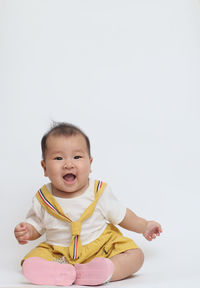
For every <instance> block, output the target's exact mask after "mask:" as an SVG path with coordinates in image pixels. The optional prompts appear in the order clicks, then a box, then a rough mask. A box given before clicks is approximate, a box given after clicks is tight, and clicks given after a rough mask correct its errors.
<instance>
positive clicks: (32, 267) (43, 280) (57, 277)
mask: <svg viewBox="0 0 200 288" xmlns="http://www.w3.org/2000/svg"><path fill="white" fill-rule="evenodd" d="M22 271H23V274H24V276H25V277H26V278H27V279H28V280H29V281H30V282H31V283H33V284H39V285H51V286H54V285H61V286H69V285H71V284H72V283H73V282H74V281H75V279H76V270H75V268H74V266H73V265H71V264H60V263H57V262H53V261H47V260H45V259H43V258H40V257H30V258H28V259H26V260H25V261H24V263H23V266H22Z"/></svg>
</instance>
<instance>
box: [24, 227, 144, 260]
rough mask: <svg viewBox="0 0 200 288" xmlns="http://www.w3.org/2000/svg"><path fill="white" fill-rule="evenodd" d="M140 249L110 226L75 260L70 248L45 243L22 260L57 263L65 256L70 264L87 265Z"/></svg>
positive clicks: (83, 249) (86, 246) (83, 247)
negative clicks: (30, 259)
mask: <svg viewBox="0 0 200 288" xmlns="http://www.w3.org/2000/svg"><path fill="white" fill-rule="evenodd" d="M137 248H139V247H138V246H137V245H136V244H135V242H134V241H133V240H131V239H130V238H127V237H124V236H123V235H122V233H121V232H120V231H119V230H118V229H117V228H116V227H115V226H114V225H112V224H108V226H107V227H106V229H105V230H104V232H103V233H102V234H101V235H100V237H99V238H97V239H96V240H94V241H93V242H90V243H88V244H86V245H83V246H82V251H81V255H80V257H79V258H78V259H76V260H73V259H71V257H70V255H69V248H68V247H61V246H56V245H50V244H47V243H45V242H43V243H41V244H39V245H38V246H37V247H36V248H34V249H33V250H31V251H30V252H29V253H28V254H27V255H26V256H25V257H24V259H23V260H22V263H23V261H24V260H25V259H27V258H30V257H41V258H44V259H46V260H48V261H57V260H59V259H60V258H62V257H63V256H64V257H65V258H66V260H67V262H68V263H70V264H75V263H87V262H90V261H91V260H92V259H94V258H96V257H105V258H111V257H113V256H115V255H117V254H120V253H122V252H125V251H127V250H130V249H137Z"/></svg>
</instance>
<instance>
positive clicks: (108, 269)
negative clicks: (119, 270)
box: [74, 258, 114, 286]
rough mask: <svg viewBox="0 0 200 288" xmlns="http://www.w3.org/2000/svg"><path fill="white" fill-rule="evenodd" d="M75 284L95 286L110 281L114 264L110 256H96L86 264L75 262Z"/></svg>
mask: <svg viewBox="0 0 200 288" xmlns="http://www.w3.org/2000/svg"><path fill="white" fill-rule="evenodd" d="M75 269H76V280H75V283H74V284H75V285H88V286H93V285H94V286H95V285H100V284H104V283H106V282H109V280H110V278H111V277H112V274H113V271H114V264H113V263H112V261H111V260H110V259H108V258H95V259H93V260H92V261H90V262H89V263H86V264H75Z"/></svg>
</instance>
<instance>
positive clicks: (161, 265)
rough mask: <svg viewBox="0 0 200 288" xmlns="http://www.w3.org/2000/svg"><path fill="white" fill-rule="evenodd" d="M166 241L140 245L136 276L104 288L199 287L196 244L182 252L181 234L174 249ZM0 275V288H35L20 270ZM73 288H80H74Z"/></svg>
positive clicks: (0, 272)
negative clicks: (141, 257)
mask: <svg viewBox="0 0 200 288" xmlns="http://www.w3.org/2000/svg"><path fill="white" fill-rule="evenodd" d="M169 238H170V237H169V235H168V237H166V236H165V235H164V234H163V236H162V237H160V238H159V239H158V240H155V241H154V243H153V242H152V243H150V244H149V243H148V242H145V241H143V240H142V241H141V243H140V244H141V246H144V247H143V250H144V253H145V256H146V259H145V263H144V266H143V267H142V269H141V270H140V271H139V272H138V273H137V274H136V275H135V276H133V277H131V278H129V279H125V280H122V281H118V282H114V283H113V282H112V283H108V284H106V287H110V288H112V287H113V288H114V287H135V288H146V287H148V288H151V287H152V288H157V287H158V288H165V287H166V288H168V287H175V288H179V287H180V288H188V287H194V288H195V287H197V288H198V287H200V276H199V270H200V269H199V267H200V264H199V248H198V249H197V247H198V246H196V243H197V242H196V243H195V242H194V241H193V243H190V245H188V249H185V248H184V246H185V245H186V242H185V240H184V241H182V242H181V239H183V238H182V235H181V234H179V235H177V236H175V237H173V243H174V245H172V243H171V241H170V239H169ZM146 243H147V244H146ZM178 243H179V245H178ZM191 244H192V245H191ZM164 247H165V248H164ZM185 247H186V246H185ZM0 274H1V275H0V287H4V288H8V287H26V288H28V287H36V286H35V285H31V284H29V283H28V281H26V279H25V278H24V277H23V275H22V274H21V271H20V268H19V267H18V268H17V269H15V271H14V269H1V270H0ZM37 287H40V286H37ZM41 287H42V286H41ZM43 287H44V286H43ZM73 287H80V286H75V285H73Z"/></svg>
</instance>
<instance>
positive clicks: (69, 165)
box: [64, 160, 74, 169]
mask: <svg viewBox="0 0 200 288" xmlns="http://www.w3.org/2000/svg"><path fill="white" fill-rule="evenodd" d="M73 166H74V165H73V161H71V160H67V161H65V164H64V168H67V169H69V168H71V167H73Z"/></svg>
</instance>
